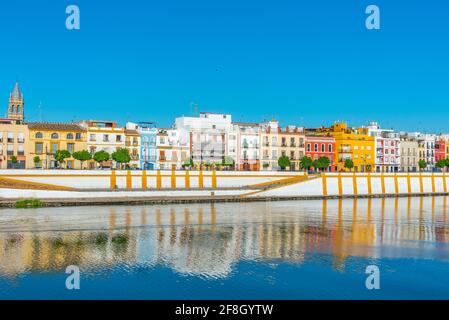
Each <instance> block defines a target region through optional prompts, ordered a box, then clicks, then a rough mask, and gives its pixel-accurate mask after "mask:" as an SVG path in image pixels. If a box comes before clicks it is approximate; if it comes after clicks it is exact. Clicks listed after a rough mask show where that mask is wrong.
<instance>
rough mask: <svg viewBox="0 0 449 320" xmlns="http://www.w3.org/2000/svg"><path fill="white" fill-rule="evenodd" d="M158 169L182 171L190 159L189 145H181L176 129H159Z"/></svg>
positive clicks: (157, 136)
mask: <svg viewBox="0 0 449 320" xmlns="http://www.w3.org/2000/svg"><path fill="white" fill-rule="evenodd" d="M156 152H157V159H156V168H157V169H161V170H168V169H172V168H176V169H180V168H181V167H182V165H183V164H184V163H186V162H188V160H189V159H190V153H189V146H188V144H184V145H183V144H181V139H180V134H179V131H178V130H176V129H174V128H168V129H163V128H160V129H158V132H157V135H156Z"/></svg>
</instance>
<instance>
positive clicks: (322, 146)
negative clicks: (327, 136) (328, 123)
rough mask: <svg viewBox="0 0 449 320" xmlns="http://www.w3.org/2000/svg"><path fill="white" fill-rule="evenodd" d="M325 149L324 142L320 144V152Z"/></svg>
mask: <svg viewBox="0 0 449 320" xmlns="http://www.w3.org/2000/svg"><path fill="white" fill-rule="evenodd" d="M325 151H326V146H325V145H324V143H322V144H321V152H325Z"/></svg>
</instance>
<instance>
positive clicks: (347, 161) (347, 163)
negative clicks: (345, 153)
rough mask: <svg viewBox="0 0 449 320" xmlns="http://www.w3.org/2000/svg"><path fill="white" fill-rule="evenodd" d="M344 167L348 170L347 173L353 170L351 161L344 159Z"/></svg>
mask: <svg viewBox="0 0 449 320" xmlns="http://www.w3.org/2000/svg"><path fill="white" fill-rule="evenodd" d="M344 167H345V168H346V169H349V171H351V170H352V168H354V162H353V161H352V159H346V160H345V165H344Z"/></svg>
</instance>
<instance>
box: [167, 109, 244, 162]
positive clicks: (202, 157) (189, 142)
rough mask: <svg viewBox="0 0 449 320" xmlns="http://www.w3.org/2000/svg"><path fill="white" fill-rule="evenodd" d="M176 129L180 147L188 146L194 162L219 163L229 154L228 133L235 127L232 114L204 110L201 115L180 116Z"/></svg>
mask: <svg viewBox="0 0 449 320" xmlns="http://www.w3.org/2000/svg"><path fill="white" fill-rule="evenodd" d="M174 129H175V130H177V132H178V134H179V145H180V147H181V148H184V147H188V150H189V151H188V153H189V156H190V157H191V158H192V160H193V162H194V163H197V164H214V163H215V164H218V163H222V162H223V161H224V159H225V156H227V155H228V150H229V142H228V140H229V139H228V138H229V137H228V135H229V133H230V132H232V129H233V128H232V117H231V115H230V114H220V113H210V112H202V113H200V115H199V117H179V118H176V119H175V125H174ZM234 161H235V158H234Z"/></svg>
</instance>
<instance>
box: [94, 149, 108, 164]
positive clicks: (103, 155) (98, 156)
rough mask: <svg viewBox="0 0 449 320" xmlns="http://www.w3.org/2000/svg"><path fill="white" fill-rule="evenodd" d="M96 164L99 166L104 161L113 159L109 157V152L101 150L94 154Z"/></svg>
mask: <svg viewBox="0 0 449 320" xmlns="http://www.w3.org/2000/svg"><path fill="white" fill-rule="evenodd" d="M93 159H94V160H95V162H97V163H98V164H101V163H103V162H104V161H108V160H109V159H111V156H110V155H109V153H108V152H106V151H104V150H100V151H97V152H95V154H94V158H93Z"/></svg>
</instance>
